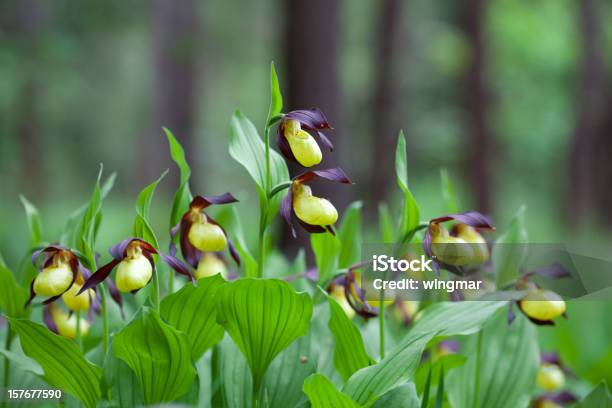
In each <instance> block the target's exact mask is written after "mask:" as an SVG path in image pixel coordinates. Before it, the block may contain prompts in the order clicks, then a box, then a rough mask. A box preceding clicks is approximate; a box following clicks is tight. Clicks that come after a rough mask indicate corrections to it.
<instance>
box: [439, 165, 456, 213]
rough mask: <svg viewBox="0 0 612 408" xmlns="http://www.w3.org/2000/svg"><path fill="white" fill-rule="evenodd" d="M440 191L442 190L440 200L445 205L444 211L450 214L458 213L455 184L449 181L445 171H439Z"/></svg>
mask: <svg viewBox="0 0 612 408" xmlns="http://www.w3.org/2000/svg"><path fill="white" fill-rule="evenodd" d="M440 189H441V190H442V199H443V200H444V203H445V204H446V211H448V212H449V213H450V214H455V213H457V212H459V200H458V199H457V192H456V189H455V184H454V183H453V180H451V178H450V175H449V174H448V170H447V169H440Z"/></svg>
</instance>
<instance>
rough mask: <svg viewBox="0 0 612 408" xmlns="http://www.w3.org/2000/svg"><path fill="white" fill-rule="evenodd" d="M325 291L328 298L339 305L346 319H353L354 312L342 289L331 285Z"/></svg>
mask: <svg viewBox="0 0 612 408" xmlns="http://www.w3.org/2000/svg"><path fill="white" fill-rule="evenodd" d="M327 291H328V293H329V296H330V297H331V298H332V299H334V300H335V301H336V302H337V303H338V305H340V307H341V308H342V310H343V311H344V314H346V317H348V318H349V319H353V318H354V317H355V310H353V308H352V307H351V304H350V303H349V301H348V300H347V299H346V295H345V294H344V287H343V286H340V285H336V284H334V283H332V284H331V285H329V288H328V289H327Z"/></svg>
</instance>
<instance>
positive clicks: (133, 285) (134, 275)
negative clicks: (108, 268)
mask: <svg viewBox="0 0 612 408" xmlns="http://www.w3.org/2000/svg"><path fill="white" fill-rule="evenodd" d="M152 276H153V266H152V265H151V262H149V260H148V259H147V257H146V256H144V255H143V254H142V249H141V248H140V246H139V245H138V241H134V242H132V243H131V244H130V245H129V246H128V248H127V256H126V257H125V258H124V259H123V260H122V261H121V262H119V265H118V266H117V277H116V284H117V288H118V289H119V290H120V291H121V292H133V291H135V290H139V289H142V288H143V287H145V286H146V285H147V283H149V281H150V280H151V277H152Z"/></svg>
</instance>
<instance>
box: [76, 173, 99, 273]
mask: <svg viewBox="0 0 612 408" xmlns="http://www.w3.org/2000/svg"><path fill="white" fill-rule="evenodd" d="M102 170H103V166H102V165H100V171H99V172H98V178H97V180H96V184H95V185H94V190H93V193H92V195H91V199H90V200H89V204H87V206H86V207H85V211H84V213H83V216H82V218H81V220H80V222H79V223H78V225H77V227H76V232H75V235H74V236H75V248H76V249H77V250H78V251H80V252H81V253H82V254H83V255H84V256H85V257H86V259H87V260H88V263H89V268H90V269H92V270H93V269H96V261H95V259H96V254H95V244H96V236H97V234H98V228H99V226H100V222H101V220H102V213H101V211H102V190H101V188H100V180H101V178H102Z"/></svg>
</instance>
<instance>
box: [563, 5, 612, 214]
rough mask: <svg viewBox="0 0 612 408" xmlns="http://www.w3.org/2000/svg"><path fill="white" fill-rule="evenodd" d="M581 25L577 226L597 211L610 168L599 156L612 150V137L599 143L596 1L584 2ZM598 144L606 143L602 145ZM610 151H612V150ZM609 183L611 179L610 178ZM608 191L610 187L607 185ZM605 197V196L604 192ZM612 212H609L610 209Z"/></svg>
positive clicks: (573, 176)
mask: <svg viewBox="0 0 612 408" xmlns="http://www.w3.org/2000/svg"><path fill="white" fill-rule="evenodd" d="M579 3H580V14H579V18H580V20H579V26H580V32H581V35H582V42H581V44H582V50H583V54H582V63H581V68H580V82H579V88H578V95H577V101H578V103H577V107H576V111H577V121H576V129H575V131H574V140H573V144H572V151H571V156H570V177H569V181H570V186H569V198H570V208H569V210H570V220H571V221H572V223H573V224H574V225H577V224H578V223H579V222H580V221H581V220H583V219H584V217H585V216H587V215H588V214H589V211H591V210H593V209H594V206H595V200H596V195H597V194H598V190H599V189H598V187H599V186H598V180H600V178H601V176H602V174H601V173H602V172H601V170H602V169H599V168H598V167H599V166H602V167H603V166H606V164H607V163H608V162H609V161H610V160H609V156H608V157H606V158H602V159H603V161H600V162H598V160H597V158H598V153H600V152H603V151H604V150H606V149H604V147H608V148H609V147H610V141H609V140H608V139H610V135H609V134H607V135H604V137H603V138H602V140H598V137H597V134H598V132H599V131H600V130H601V129H602V120H603V115H604V109H605V105H606V104H605V86H604V83H605V74H604V63H603V55H602V49H601V45H602V42H601V26H600V22H599V18H598V11H597V10H596V4H597V3H596V1H594V0H580V2H579ZM598 142H602V144H601V146H600V145H599V143H598ZM608 151H609V150H608ZM608 181H609V179H608ZM604 188H605V189H606V190H608V189H609V185H607V186H604ZM604 194H605V193H604ZM608 212H609V209H608Z"/></svg>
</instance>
